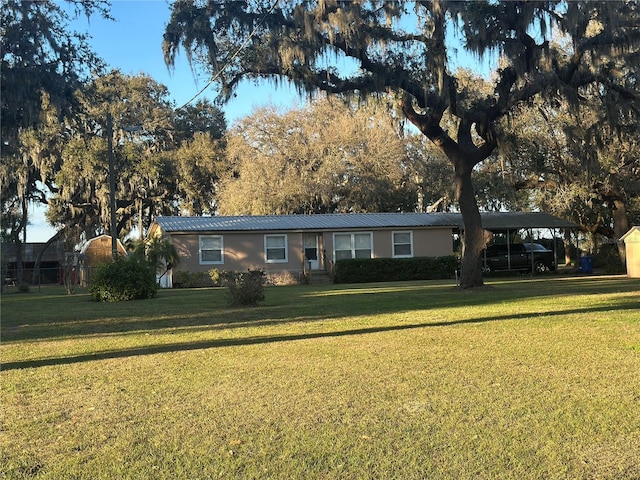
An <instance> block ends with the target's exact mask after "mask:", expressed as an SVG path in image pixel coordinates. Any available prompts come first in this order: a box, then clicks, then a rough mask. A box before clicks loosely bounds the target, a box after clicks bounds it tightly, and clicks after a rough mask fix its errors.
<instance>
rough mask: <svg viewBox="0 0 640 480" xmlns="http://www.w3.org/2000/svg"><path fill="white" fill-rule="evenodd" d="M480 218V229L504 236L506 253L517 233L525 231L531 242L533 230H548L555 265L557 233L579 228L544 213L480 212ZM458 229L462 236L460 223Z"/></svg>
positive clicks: (556, 258)
mask: <svg viewBox="0 0 640 480" xmlns="http://www.w3.org/2000/svg"><path fill="white" fill-rule="evenodd" d="M480 216H481V218H482V228H484V229H485V230H486V231H488V232H490V233H491V234H493V235H494V236H497V235H504V236H505V238H506V244H507V251H509V250H510V246H511V244H512V243H513V242H512V238H513V236H514V235H515V234H517V233H518V232H520V231H522V230H525V231H527V233H528V236H529V238H531V241H532V242H533V231H534V230H549V231H550V232H551V236H552V239H553V256H554V261H555V264H556V265H558V249H557V242H556V238H557V236H558V233H559V232H561V231H565V230H569V231H571V230H576V229H578V228H579V226H578V225H577V224H576V223H574V222H571V221H569V220H565V219H564V218H560V217H556V216H554V215H551V214H548V213H544V212H481V213H480ZM458 227H459V229H460V232H461V233H462V234H464V225H462V224H461V221H460V224H459V225H458ZM509 257H510V256H509ZM531 260H532V263H533V255H532V256H531ZM485 263H486V261H485ZM532 271H533V265H532Z"/></svg>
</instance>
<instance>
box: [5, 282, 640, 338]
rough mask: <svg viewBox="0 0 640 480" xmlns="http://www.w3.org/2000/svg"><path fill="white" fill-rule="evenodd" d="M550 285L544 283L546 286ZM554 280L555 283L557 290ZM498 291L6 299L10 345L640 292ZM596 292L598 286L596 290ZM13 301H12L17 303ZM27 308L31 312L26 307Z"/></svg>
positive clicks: (510, 286) (608, 285)
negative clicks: (231, 301) (36, 307)
mask: <svg viewBox="0 0 640 480" xmlns="http://www.w3.org/2000/svg"><path fill="white" fill-rule="evenodd" d="M537 282H542V284H543V285H545V287H544V288H538V285H537ZM547 282H553V285H552V286H551V287H549V286H548V285H547ZM490 285H492V286H494V288H491V289H486V290H481V291H471V292H467V291H458V290H456V289H455V287H454V284H453V282H398V283H378V284H355V285H354V284H351V285H330V286H322V287H315V286H294V287H271V288H269V289H268V290H267V301H266V302H264V304H263V305H262V306H260V307H257V308H232V307H228V306H227V305H226V300H225V298H224V291H223V290H220V289H217V290H216V289H196V290H168V291H161V292H160V293H159V296H158V298H155V299H150V300H137V301H131V302H122V303H120V304H104V303H96V302H90V301H89V300H88V297H85V298H74V297H71V298H69V297H60V298H46V299H44V300H43V301H45V302H50V303H47V304H46V305H44V306H43V307H41V309H42V311H41V312H35V313H32V314H29V312H28V309H29V308H33V306H32V301H31V300H30V299H29V298H24V299H23V300H21V302H22V303H21V304H18V305H13V306H12V307H13V308H12V309H11V310H10V309H9V308H5V305H4V304H3V319H2V320H3V321H2V340H3V343H6V344H8V343H12V342H22V341H47V340H51V339H74V338H84V337H90V336H97V335H115V334H117V335H128V334H132V335H133V334H138V333H140V332H152V331H159V330H176V329H183V328H189V329H194V331H196V329H201V330H210V329H215V328H220V329H226V328H243V327H251V326H261V325H275V324H285V323H294V322H316V321H322V320H328V319H335V318H340V317H343V316H349V317H355V316H371V315H380V314H390V313H398V312H402V313H406V312H412V311H433V310H438V309H446V308H465V307H475V306H480V305H490V304H493V303H501V302H504V301H518V300H520V299H525V298H526V299H530V298H534V297H548V296H549V295H550V294H552V295H554V296H560V295H576V294H578V295H582V294H585V293H586V294H589V293H602V292H601V291H598V290H605V289H609V290H610V291H611V292H617V291H620V290H630V289H634V288H635V289H637V287H638V283H637V282H635V283H634V282H629V281H624V280H622V281H618V280H616V281H611V279H608V280H607V281H602V282H601V283H598V280H597V279H590V280H589V283H588V285H589V290H588V291H585V288H584V282H578V283H577V284H575V285H574V284H572V282H570V281H567V279H566V278H557V277H548V278H539V279H534V280H527V279H524V280H519V281H513V280H509V281H507V282H504V281H498V282H495V283H494V282H492V283H490ZM592 290H593V291H592ZM9 306H10V305H7V307H9ZM16 307H22V308H23V309H24V311H22V312H21V311H20V308H16Z"/></svg>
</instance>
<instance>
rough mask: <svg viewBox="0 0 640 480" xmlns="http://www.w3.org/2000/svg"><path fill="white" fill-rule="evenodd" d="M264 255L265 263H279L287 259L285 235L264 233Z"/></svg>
mask: <svg viewBox="0 0 640 480" xmlns="http://www.w3.org/2000/svg"><path fill="white" fill-rule="evenodd" d="M264 257H265V261H266V262H267V263H279V262H286V261H287V236H286V235H265V236H264Z"/></svg>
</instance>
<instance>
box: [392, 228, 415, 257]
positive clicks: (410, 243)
mask: <svg viewBox="0 0 640 480" xmlns="http://www.w3.org/2000/svg"><path fill="white" fill-rule="evenodd" d="M396 233H408V234H409V246H410V247H411V253H410V254H409V255H396V239H395V235H396ZM402 245H405V244H404V243H403V244H402ZM391 254H392V256H393V258H413V230H396V231H393V232H391Z"/></svg>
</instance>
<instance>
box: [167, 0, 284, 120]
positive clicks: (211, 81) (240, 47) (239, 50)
mask: <svg viewBox="0 0 640 480" xmlns="http://www.w3.org/2000/svg"><path fill="white" fill-rule="evenodd" d="M278 2H279V0H276V1H275V2H274V3H273V5H272V6H271V8H270V9H269V10H268V11H267V12H266V13H265V14H264V15H263V16H262V18H261V19H260V21H259V22H258V23H257V24H256V26H255V27H253V30H252V32H251V33H250V34H249V36H248V37H247V38H246V39H245V41H244V42H242V45H240V46H239V47H238V49H237V50H236V51H235V52H234V53H233V55H231V58H230V59H229V60H227V63H225V64H224V66H223V67H222V68H221V69H220V70H218V72H217V73H216V74H215V75H214V76H213V78H212V79H211V80H209V82H208V83H207V84H206V85H205V86H204V87H202V88H201V89H200V91H198V92H197V93H196V94H195V95H194V96H193V97H191V98H190V99H189V100H187V101H186V102H185V103H184V104H183V105H182V106H180V108H178V109H177V110H180V109H182V108H184V107H186V106H187V105H189V104H190V103H191V102H193V101H194V100H195V99H196V98H198V97H199V96H200V95H202V94H203V93H204V91H205V90H206V89H207V88H209V87H210V86H211V84H213V83H214V82H215V81H216V80H217V79H218V78H219V77H220V75H222V72H223V71H224V70H225V69H226V68H227V67H228V66H229V65H231V62H232V61H233V60H235V58H236V57H237V56H238V55H240V52H241V51H242V50H243V49H244V47H246V46H247V44H248V43H249V40H251V39H252V38H253V36H254V35H255V34H256V32H257V31H258V28H259V27H261V26H262V24H263V23H264V21H265V19H266V18H267V15H269V14H270V13H271V12H273V11H274V10H275V8H276V6H277V5H278Z"/></svg>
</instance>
